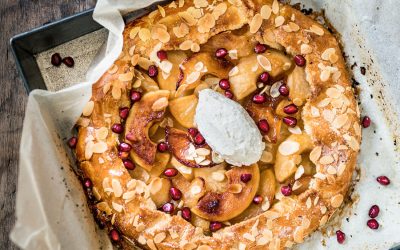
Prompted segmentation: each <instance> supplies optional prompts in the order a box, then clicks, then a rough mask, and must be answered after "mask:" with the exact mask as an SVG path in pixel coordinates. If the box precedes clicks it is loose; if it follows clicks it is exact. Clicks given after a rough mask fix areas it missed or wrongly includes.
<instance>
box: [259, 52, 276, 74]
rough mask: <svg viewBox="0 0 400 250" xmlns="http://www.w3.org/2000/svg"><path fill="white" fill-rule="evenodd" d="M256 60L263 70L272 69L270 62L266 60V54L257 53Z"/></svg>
mask: <svg viewBox="0 0 400 250" xmlns="http://www.w3.org/2000/svg"><path fill="white" fill-rule="evenodd" d="M257 62H258V64H259V65H260V66H261V67H262V68H263V69H264V70H266V71H271V70H272V65H271V62H270V61H269V60H268V58H267V57H266V56H263V55H257Z"/></svg>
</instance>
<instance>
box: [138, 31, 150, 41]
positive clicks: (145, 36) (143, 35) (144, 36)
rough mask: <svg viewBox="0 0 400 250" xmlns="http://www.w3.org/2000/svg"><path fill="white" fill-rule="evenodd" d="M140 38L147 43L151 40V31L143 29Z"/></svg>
mask: <svg viewBox="0 0 400 250" xmlns="http://www.w3.org/2000/svg"><path fill="white" fill-rule="evenodd" d="M139 38H140V40H142V41H143V42H147V41H148V40H149V39H150V38H151V33H150V30H149V29H147V28H141V29H140V30H139Z"/></svg>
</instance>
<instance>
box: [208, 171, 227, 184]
mask: <svg viewBox="0 0 400 250" xmlns="http://www.w3.org/2000/svg"><path fill="white" fill-rule="evenodd" d="M211 178H213V179H214V180H216V181H219V182H221V181H223V180H225V174H224V171H217V172H213V173H212V174H211Z"/></svg>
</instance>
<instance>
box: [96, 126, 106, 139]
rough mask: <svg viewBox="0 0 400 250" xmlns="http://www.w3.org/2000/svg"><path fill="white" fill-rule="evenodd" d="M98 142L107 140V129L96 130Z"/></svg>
mask: <svg viewBox="0 0 400 250" xmlns="http://www.w3.org/2000/svg"><path fill="white" fill-rule="evenodd" d="M95 134H96V139H97V140H105V139H106V138H107V135H108V129H107V128H106V127H101V128H99V129H96V130H95Z"/></svg>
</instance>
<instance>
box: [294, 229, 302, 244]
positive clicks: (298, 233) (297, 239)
mask: <svg viewBox="0 0 400 250" xmlns="http://www.w3.org/2000/svg"><path fill="white" fill-rule="evenodd" d="M303 238H304V229H303V227H296V229H295V230H294V232H293V240H294V242H296V243H302V242H303Z"/></svg>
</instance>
